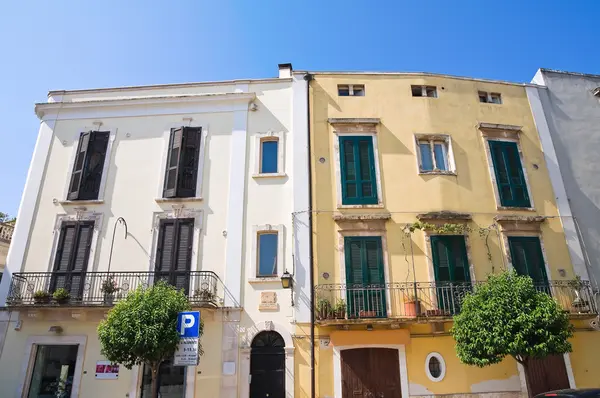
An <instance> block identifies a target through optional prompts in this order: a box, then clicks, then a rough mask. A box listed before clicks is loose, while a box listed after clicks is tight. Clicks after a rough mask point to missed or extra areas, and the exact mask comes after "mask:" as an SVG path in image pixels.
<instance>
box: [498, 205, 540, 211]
mask: <svg viewBox="0 0 600 398" xmlns="http://www.w3.org/2000/svg"><path fill="white" fill-rule="evenodd" d="M496 208H497V209H498V210H511V211H535V209H534V208H533V207H511V206H497V207H496Z"/></svg>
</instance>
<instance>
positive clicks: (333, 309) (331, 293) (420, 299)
mask: <svg viewBox="0 0 600 398" xmlns="http://www.w3.org/2000/svg"><path fill="white" fill-rule="evenodd" d="M479 283H480V282H476V283H470V282H469V283H460V282H458V283H457V282H452V283H451V282H415V283H413V282H405V283H385V284H373V285H362V284H325V285H317V286H315V318H316V320H317V322H321V323H326V322H330V321H336V320H337V321H341V320H357V319H377V318H392V319H393V318H401V319H404V318H407V319H410V318H440V317H451V316H453V315H456V314H458V313H459V312H460V308H461V305H462V302H463V300H464V298H465V296H466V295H467V294H469V293H471V292H472V291H473V290H474V289H476V288H477V285H478V284H479ZM535 286H536V288H537V289H538V290H539V291H541V292H544V293H548V294H550V295H551V296H552V297H553V298H554V299H555V300H556V301H557V302H558V304H559V305H560V306H561V308H562V309H564V310H565V311H567V312H569V313H572V314H596V313H597V312H598V311H597V308H596V305H595V301H594V296H593V292H592V289H591V286H590V284H589V282H581V281H549V282H547V283H536V284H535Z"/></svg>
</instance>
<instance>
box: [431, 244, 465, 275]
mask: <svg viewBox="0 0 600 398" xmlns="http://www.w3.org/2000/svg"><path fill="white" fill-rule="evenodd" d="M431 254H432V257H433V269H434V274H435V280H436V282H470V281H471V275H470V273H469V260H468V257H467V247H466V245H465V238H464V237H463V236H460V235H435V236H432V237H431Z"/></svg>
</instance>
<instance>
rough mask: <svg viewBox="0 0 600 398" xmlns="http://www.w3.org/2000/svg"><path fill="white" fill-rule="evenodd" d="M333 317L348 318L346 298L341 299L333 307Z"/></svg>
mask: <svg viewBox="0 0 600 398" xmlns="http://www.w3.org/2000/svg"><path fill="white" fill-rule="evenodd" d="M333 317H334V318H335V319H344V318H346V302H345V301H344V300H339V301H338V302H337V303H335V307H333Z"/></svg>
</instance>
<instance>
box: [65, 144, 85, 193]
mask: <svg viewBox="0 0 600 398" xmlns="http://www.w3.org/2000/svg"><path fill="white" fill-rule="evenodd" d="M90 136H91V132H87V133H81V134H80V135H79V144H78V146H77V154H76V155H75V163H74V164H73V173H72V174H71V183H70V184H69V193H68V195H67V199H68V200H77V199H79V189H80V187H81V183H82V181H83V174H84V171H85V164H86V157H87V156H86V154H87V150H88V145H89V143H90Z"/></svg>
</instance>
